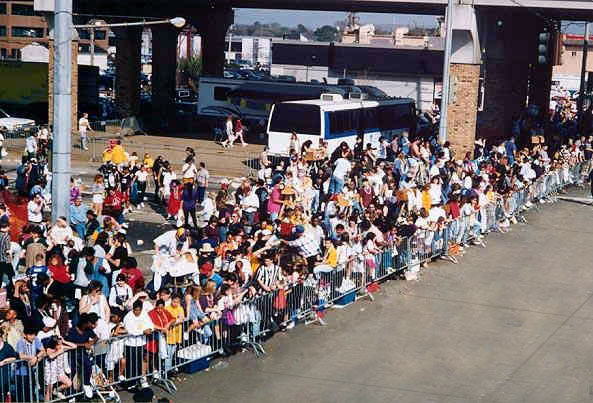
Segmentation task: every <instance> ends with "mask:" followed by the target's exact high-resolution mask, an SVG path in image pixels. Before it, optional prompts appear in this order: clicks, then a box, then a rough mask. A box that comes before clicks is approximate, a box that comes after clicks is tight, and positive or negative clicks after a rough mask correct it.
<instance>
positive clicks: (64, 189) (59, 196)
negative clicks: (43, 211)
mask: <svg viewBox="0 0 593 403" xmlns="http://www.w3.org/2000/svg"><path fill="white" fill-rule="evenodd" d="M157 24H171V25H173V26H174V27H176V28H182V27H183V26H184V25H185V19H183V18H181V17H175V18H171V19H166V20H159V21H141V22H125V23H117V24H103V23H102V21H100V20H99V21H95V23H94V24H89V25H73V24H72V0H55V8H54V26H55V41H54V43H55V54H54V66H55V67H54V90H53V91H54V92H53V97H54V111H53V112H54V142H53V147H52V212H51V213H52V214H51V217H52V222H55V221H56V220H57V219H58V217H66V218H67V219H69V216H70V214H69V212H70V177H71V166H70V163H71V147H72V146H71V133H72V120H71V116H70V114H71V110H72V28H90V29H91V35H92V39H94V29H95V28H99V27H109V28H112V27H133V26H144V25H157ZM91 42H94V41H93V40H92V41H91ZM93 45H94V43H91V49H92V47H93ZM92 50H93V49H92ZM92 59H94V57H92ZM93 62H94V60H93Z"/></svg>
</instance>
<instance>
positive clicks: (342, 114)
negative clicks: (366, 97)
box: [329, 109, 362, 134]
mask: <svg viewBox="0 0 593 403" xmlns="http://www.w3.org/2000/svg"><path fill="white" fill-rule="evenodd" d="M361 114H362V112H361V110H360V109H350V110H345V111H335V112H330V113H329V132H330V133H331V134H343V133H347V134H356V133H358V131H359V130H360V121H361Z"/></svg>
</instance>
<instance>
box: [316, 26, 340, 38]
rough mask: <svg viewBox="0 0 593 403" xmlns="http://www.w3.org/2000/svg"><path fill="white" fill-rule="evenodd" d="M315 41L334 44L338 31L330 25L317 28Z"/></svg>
mask: <svg viewBox="0 0 593 403" xmlns="http://www.w3.org/2000/svg"><path fill="white" fill-rule="evenodd" d="M313 35H315V39H316V40H318V41H321V42H335V41H337V40H338V30H337V29H336V27H333V26H331V25H324V26H322V27H320V28H317V29H316V30H315V32H313Z"/></svg>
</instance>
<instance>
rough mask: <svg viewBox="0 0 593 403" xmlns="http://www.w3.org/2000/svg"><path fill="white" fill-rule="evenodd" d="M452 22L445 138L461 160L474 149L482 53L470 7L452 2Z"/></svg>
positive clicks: (475, 21)
mask: <svg viewBox="0 0 593 403" xmlns="http://www.w3.org/2000/svg"><path fill="white" fill-rule="evenodd" d="M452 23H453V27H452V29H453V32H452V52H451V62H450V63H451V64H450V72H449V76H450V77H449V107H448V111H447V140H448V141H449V142H450V143H451V148H452V149H453V151H454V152H455V155H456V156H455V158H457V159H463V156H464V155H465V153H466V152H470V153H471V152H473V149H474V142H475V139H476V118H477V111H478V106H477V105H478V87H479V79H480V64H481V52H480V39H479V36H478V24H477V19H476V12H475V9H474V8H473V6H470V5H465V4H456V5H454V7H453V17H452Z"/></svg>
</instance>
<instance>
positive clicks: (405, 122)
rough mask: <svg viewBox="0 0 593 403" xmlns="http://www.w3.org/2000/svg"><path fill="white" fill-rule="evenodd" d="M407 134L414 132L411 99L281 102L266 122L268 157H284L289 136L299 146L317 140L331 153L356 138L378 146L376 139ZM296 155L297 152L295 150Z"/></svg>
mask: <svg viewBox="0 0 593 403" xmlns="http://www.w3.org/2000/svg"><path fill="white" fill-rule="evenodd" d="M403 131H407V132H408V133H409V134H410V136H413V135H414V133H415V131H416V107H415V103H414V100H413V99H409V98H399V99H387V100H380V101H374V100H364V99H359V100H354V99H348V100H345V99H343V98H342V96H340V95H337V94H323V95H321V98H320V99H316V100H306V101H290V102H282V103H278V104H276V105H274V106H273V107H272V111H271V113H270V119H269V121H268V128H267V134H268V148H269V152H270V154H274V155H288V153H289V151H290V150H289V149H288V147H289V144H290V137H291V135H292V133H293V132H294V133H296V134H297V137H298V139H299V143H300V144H303V143H304V142H305V141H307V140H311V141H312V143H313V147H317V146H318V144H319V141H320V140H325V141H327V143H328V152H329V153H332V152H333V151H334V150H335V149H336V148H337V147H338V146H339V145H340V144H341V143H342V142H343V141H345V142H346V143H348V145H349V146H350V147H354V145H355V143H356V138H357V137H362V138H363V144H364V146H365V147H366V145H367V144H369V143H370V144H371V145H373V146H375V147H376V146H378V144H379V138H380V137H384V138H386V139H387V140H388V141H390V140H391V139H393V137H395V136H398V135H399V134H401V133H402V132H403ZM299 152H300V150H299Z"/></svg>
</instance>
